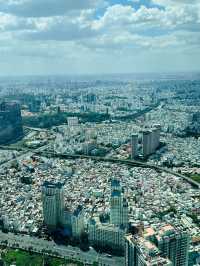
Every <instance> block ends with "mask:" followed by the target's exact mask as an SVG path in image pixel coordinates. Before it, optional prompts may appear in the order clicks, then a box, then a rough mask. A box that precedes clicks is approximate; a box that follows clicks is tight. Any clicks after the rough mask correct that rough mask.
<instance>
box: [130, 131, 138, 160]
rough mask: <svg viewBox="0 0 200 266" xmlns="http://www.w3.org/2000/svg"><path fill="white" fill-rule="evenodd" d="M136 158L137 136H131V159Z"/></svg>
mask: <svg viewBox="0 0 200 266" xmlns="http://www.w3.org/2000/svg"><path fill="white" fill-rule="evenodd" d="M137 157H138V135H137V134H133V135H132V136H131V158H132V159H136V158H137Z"/></svg>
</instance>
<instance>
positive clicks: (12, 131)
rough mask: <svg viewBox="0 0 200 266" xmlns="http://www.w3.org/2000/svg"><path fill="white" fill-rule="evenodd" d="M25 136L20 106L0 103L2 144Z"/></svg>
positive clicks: (0, 135)
mask: <svg viewBox="0 0 200 266" xmlns="http://www.w3.org/2000/svg"><path fill="white" fill-rule="evenodd" d="M22 136H23V127H22V117H21V109H20V105H19V104H18V103H16V102H2V103H1V102H0V144H6V143H9V142H11V141H14V140H17V139H19V138H21V137H22Z"/></svg>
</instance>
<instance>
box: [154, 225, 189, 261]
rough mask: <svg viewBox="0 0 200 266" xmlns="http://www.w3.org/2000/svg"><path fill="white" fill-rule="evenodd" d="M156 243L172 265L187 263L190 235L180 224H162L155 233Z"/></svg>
mask: <svg viewBox="0 0 200 266" xmlns="http://www.w3.org/2000/svg"><path fill="white" fill-rule="evenodd" d="M156 240H157V245H158V248H159V250H160V251H161V252H162V254H163V255H164V256H166V257H168V258H169V259H170V260H171V261H172V264H173V266H186V265H188V254H189V242H190V237H189V234H188V233H187V231H186V229H185V228H184V227H183V226H182V225H179V224H177V225H174V226H172V225H166V226H163V227H162V228H161V229H160V230H159V232H158V234H157V235H156Z"/></svg>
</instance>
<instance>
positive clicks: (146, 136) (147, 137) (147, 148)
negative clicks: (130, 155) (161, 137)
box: [142, 130, 151, 158]
mask: <svg viewBox="0 0 200 266" xmlns="http://www.w3.org/2000/svg"><path fill="white" fill-rule="evenodd" d="M142 148H143V157H144V158H146V157H148V156H149V155H150V154H151V132H150V131H147V130H145V131H143V133H142Z"/></svg>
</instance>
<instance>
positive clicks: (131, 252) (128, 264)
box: [125, 235, 172, 266]
mask: <svg viewBox="0 0 200 266" xmlns="http://www.w3.org/2000/svg"><path fill="white" fill-rule="evenodd" d="M158 265H159V266H162V265H163V266H164V265H165V266H172V263H171V261H170V260H169V259H168V258H164V257H162V256H161V254H160V251H159V249H158V248H157V247H156V245H155V244H153V243H151V242H150V241H148V240H146V239H144V238H143V237H138V236H132V235H127V236H126V237H125V266H158Z"/></svg>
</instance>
